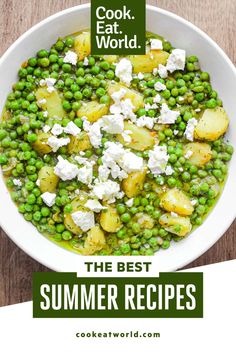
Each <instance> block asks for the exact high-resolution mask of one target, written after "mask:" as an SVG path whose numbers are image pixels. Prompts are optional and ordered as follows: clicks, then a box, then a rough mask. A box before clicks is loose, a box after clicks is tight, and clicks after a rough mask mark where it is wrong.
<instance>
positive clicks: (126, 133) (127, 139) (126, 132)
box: [121, 130, 133, 144]
mask: <svg viewBox="0 0 236 354" xmlns="http://www.w3.org/2000/svg"><path fill="white" fill-rule="evenodd" d="M132 134H133V132H132V131H131V130H124V131H123V133H122V134H121V135H122V138H123V139H124V142H125V143H128V144H129V143H131V141H132V137H131V136H130V135H132Z"/></svg>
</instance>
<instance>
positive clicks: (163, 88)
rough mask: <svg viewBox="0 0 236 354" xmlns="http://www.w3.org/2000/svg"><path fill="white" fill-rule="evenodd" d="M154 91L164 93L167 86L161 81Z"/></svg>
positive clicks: (156, 84) (157, 83)
mask: <svg viewBox="0 0 236 354" xmlns="http://www.w3.org/2000/svg"><path fill="white" fill-rule="evenodd" d="M154 89H155V90H156V91H164V90H166V85H164V84H162V83H161V82H160V81H157V82H156V83H155V85H154Z"/></svg>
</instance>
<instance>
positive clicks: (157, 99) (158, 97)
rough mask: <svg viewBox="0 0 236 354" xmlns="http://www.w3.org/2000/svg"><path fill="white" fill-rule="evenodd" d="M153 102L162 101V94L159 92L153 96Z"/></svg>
mask: <svg viewBox="0 0 236 354" xmlns="http://www.w3.org/2000/svg"><path fill="white" fill-rule="evenodd" d="M153 102H154V103H160V102H161V96H160V95H159V93H158V94H157V95H156V96H154V97H153Z"/></svg>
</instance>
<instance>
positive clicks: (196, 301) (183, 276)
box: [33, 272, 203, 318]
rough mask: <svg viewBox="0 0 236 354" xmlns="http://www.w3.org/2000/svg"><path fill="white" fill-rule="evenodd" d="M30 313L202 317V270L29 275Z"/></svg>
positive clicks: (45, 315)
mask: <svg viewBox="0 0 236 354" xmlns="http://www.w3.org/2000/svg"><path fill="white" fill-rule="evenodd" d="M33 317H35V318H202V317H203V274H202V273H195V272H193V273H188V272H180V273H160V275H159V277H155V278H149V277H147V278H144V277H142V278H131V277H130V278H129V277H128V278H119V277H116V278H114V277H113V278H99V277H98V278H89V277H82V278H77V276H76V273H53V272H48V273H34V274H33Z"/></svg>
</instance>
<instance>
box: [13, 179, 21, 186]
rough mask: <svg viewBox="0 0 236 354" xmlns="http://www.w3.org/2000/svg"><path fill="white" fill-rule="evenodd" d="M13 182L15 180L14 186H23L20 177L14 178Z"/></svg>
mask: <svg viewBox="0 0 236 354" xmlns="http://www.w3.org/2000/svg"><path fill="white" fill-rule="evenodd" d="M12 182H13V184H14V186H16V187H21V186H22V182H21V181H20V180H19V179H16V178H14V179H13V180H12Z"/></svg>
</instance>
